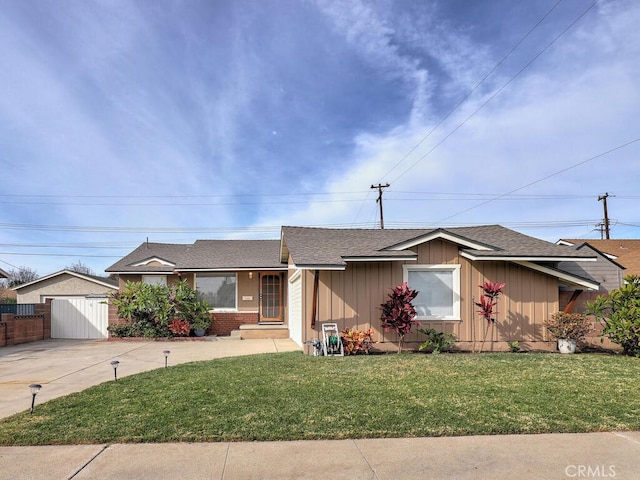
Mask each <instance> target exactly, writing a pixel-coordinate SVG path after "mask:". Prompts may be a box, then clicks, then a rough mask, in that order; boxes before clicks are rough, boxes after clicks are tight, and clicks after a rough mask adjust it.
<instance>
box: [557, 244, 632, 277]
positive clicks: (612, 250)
mask: <svg viewBox="0 0 640 480" xmlns="http://www.w3.org/2000/svg"><path fill="white" fill-rule="evenodd" d="M561 241H562V242H567V243H571V244H573V245H582V244H583V243H588V244H589V245H591V246H592V247H594V248H596V249H597V250H599V251H600V252H602V253H605V254H609V255H613V256H614V257H616V258H615V261H616V262H617V263H618V264H620V265H622V266H623V267H625V268H626V270H625V272H624V274H625V275H640V239H626V240H611V239H609V240H584V239H583V240H580V239H562V240H561Z"/></svg>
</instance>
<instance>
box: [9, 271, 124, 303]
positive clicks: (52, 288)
mask: <svg viewBox="0 0 640 480" xmlns="http://www.w3.org/2000/svg"><path fill="white" fill-rule="evenodd" d="M112 291H114V289H113V288H109V287H107V286H104V285H99V284H97V283H94V282H90V281H88V280H84V279H82V278H78V277H75V276H73V275H69V274H67V273H64V274H62V275H57V276H55V277H52V278H49V279H47V280H42V281H40V282H37V283H35V284H33V285H29V286H27V287H23V288H21V289H20V290H18V291H17V292H18V295H17V301H18V303H41V302H43V301H44V298H45V297H63V296H67V297H74V296H75V297H84V296H86V295H92V294H106V293H109V292H112Z"/></svg>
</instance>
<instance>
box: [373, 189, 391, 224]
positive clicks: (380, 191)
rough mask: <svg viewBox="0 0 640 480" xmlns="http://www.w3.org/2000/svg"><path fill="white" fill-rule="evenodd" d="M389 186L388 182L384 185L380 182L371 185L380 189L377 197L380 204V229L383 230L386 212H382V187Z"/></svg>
mask: <svg viewBox="0 0 640 480" xmlns="http://www.w3.org/2000/svg"><path fill="white" fill-rule="evenodd" d="M387 187H389V184H388V183H386V184H384V185H382V184H380V183H379V184H378V185H371V188H377V189H378V198H377V199H376V203H379V204H380V229H381V230H384V214H383V213H382V189H383V188H387Z"/></svg>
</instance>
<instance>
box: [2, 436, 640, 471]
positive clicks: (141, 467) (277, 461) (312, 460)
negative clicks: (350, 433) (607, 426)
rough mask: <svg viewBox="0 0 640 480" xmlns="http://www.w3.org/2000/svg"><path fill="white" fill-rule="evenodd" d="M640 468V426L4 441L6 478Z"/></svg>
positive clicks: (624, 469) (613, 469) (3, 457)
mask: <svg viewBox="0 0 640 480" xmlns="http://www.w3.org/2000/svg"><path fill="white" fill-rule="evenodd" d="M183 478H184V479H190V480H198V479H220V480H223V479H224V480H237V479H252V480H253V479H349V480H353V479H356V480H357V479H363V480H364V479H379V480H404V479H407V480H410V479H420V480H424V479H431V480H437V479H457V480H466V479H491V480H495V479H563V478H567V479H570V478H608V479H612V478H616V479H637V478H640V432H627V433H591V434H549V435H547V434H545V435H513V436H509V435H496V436H484V437H453V438H451V437H442V438H399V439H378V440H336V441H302V442H239V443H198V444H187V443H168V444H127V445H122V444H117V445H70V446H61V447H59V446H47V447H0V479H2V480H5V479H6V480H9V479H12V480H13V479H21V480H40V479H42V480H45V479H46V480H50V479H74V480H86V479H100V480H110V479H136V480H145V479H149V480H151V479H153V480H163V479H167V480H174V479H183Z"/></svg>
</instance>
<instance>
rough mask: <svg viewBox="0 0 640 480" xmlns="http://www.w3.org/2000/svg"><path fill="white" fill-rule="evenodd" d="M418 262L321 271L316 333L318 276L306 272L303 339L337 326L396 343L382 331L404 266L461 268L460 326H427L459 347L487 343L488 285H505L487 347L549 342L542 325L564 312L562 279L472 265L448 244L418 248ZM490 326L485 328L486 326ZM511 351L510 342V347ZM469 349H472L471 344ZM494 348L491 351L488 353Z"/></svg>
mask: <svg viewBox="0 0 640 480" xmlns="http://www.w3.org/2000/svg"><path fill="white" fill-rule="evenodd" d="M413 250H414V251H416V252H417V253H418V260H417V261H416V262H375V263H373V262H371V263H369V262H363V263H356V262H354V263H349V264H348V266H347V268H346V270H344V271H329V270H321V271H320V272H319V282H318V305H317V317H316V319H317V320H316V324H315V328H311V319H312V311H313V282H314V281H313V278H314V271H312V270H307V271H305V272H303V312H304V315H303V317H304V322H305V324H304V328H303V338H304V339H305V340H312V339H314V338H320V337H321V327H320V324H321V323H322V322H335V323H337V324H338V328H340V329H344V328H356V329H358V330H366V329H369V328H371V329H372V330H373V331H374V332H375V333H374V339H375V340H376V341H378V342H381V343H382V344H384V343H393V342H396V341H397V335H396V334H395V333H393V332H384V330H383V329H382V328H380V308H379V307H380V304H382V303H384V302H386V301H387V299H388V296H387V295H388V293H389V292H390V291H391V289H392V288H393V287H395V286H396V285H399V284H400V283H402V282H403V268H402V266H403V264H405V263H406V264H408V265H435V264H450V265H460V266H461V269H460V316H461V320H460V321H423V322H421V327H423V328H435V329H436V330H439V331H445V332H450V333H453V334H455V335H456V337H457V338H458V340H459V342H461V344H462V343H464V342H474V341H475V342H481V341H482V339H483V336H484V334H485V329H486V322H485V321H484V320H481V319H480V317H479V315H478V314H477V308H476V307H475V305H474V301H479V297H480V295H481V293H482V292H481V289H480V287H479V286H480V285H481V284H483V283H484V282H485V281H493V282H504V283H506V287H505V290H504V295H502V296H501V297H500V299H499V304H498V321H497V325H496V328H494V329H492V330H493V331H491V330H490V333H491V334H492V335H491V336H488V337H487V342H489V343H491V342H503V343H504V342H509V341H513V340H518V341H520V342H523V341H524V342H541V341H545V340H546V338H545V333H544V329H543V327H542V322H543V320H544V319H545V318H548V316H549V315H550V314H551V313H553V312H555V311H558V305H559V302H558V281H557V279H555V278H553V277H550V276H548V275H544V274H542V273H539V272H535V271H532V270H528V269H526V268H524V267H520V266H517V265H513V264H510V263H506V262H495V261H488V262H471V261H470V260H467V259H466V258H464V257H462V256H460V255H459V250H458V247H457V246H456V245H455V244H453V243H450V242H447V241H445V240H434V241H432V242H429V243H427V244H422V245H419V246H417V247H415V248H414V249H413ZM483 322H484V323H483ZM423 337H424V336H423V335H422V334H419V333H418V332H417V329H416V330H414V332H413V333H411V334H410V335H409V336H407V337H406V338H405V342H407V343H411V342H422V341H423V340H422V339H423ZM504 346H505V347H506V343H505V345H504ZM465 347H468V348H471V344H469V345H466V346H465ZM485 349H489V348H485Z"/></svg>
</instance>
